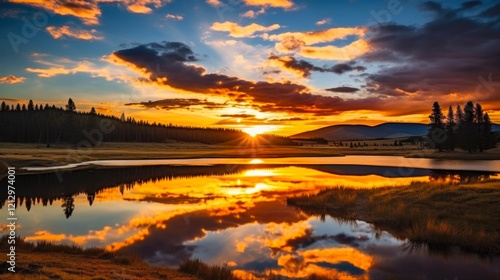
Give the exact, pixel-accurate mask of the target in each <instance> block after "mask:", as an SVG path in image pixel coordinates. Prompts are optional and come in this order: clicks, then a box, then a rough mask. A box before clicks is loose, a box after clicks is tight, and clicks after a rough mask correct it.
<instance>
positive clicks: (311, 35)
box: [263, 27, 370, 60]
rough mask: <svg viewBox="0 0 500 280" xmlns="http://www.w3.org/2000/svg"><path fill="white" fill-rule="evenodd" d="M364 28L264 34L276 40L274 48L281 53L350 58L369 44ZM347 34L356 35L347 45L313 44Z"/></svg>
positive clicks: (341, 37)
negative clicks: (355, 38)
mask: <svg viewBox="0 0 500 280" xmlns="http://www.w3.org/2000/svg"><path fill="white" fill-rule="evenodd" d="M365 34H366V28H363V27H334V28H330V29H325V30H318V31H309V32H285V33H281V34H273V35H268V36H264V37H263V38H264V39H266V40H270V41H276V42H277V43H276V44H275V48H276V50H277V51H279V52H282V53H290V52H294V53H295V54H297V55H300V56H303V57H309V58H314V59H325V60H350V59H353V58H356V57H358V56H360V55H362V54H364V53H366V52H367V51H368V50H369V49H370V46H369V45H368V43H367V42H366V40H365V39H363V38H364V36H365ZM348 36H356V37H358V39H357V40H355V41H353V42H351V43H350V44H348V45H347V46H344V47H337V46H334V45H325V46H315V45H316V44H322V43H328V42H334V41H336V40H344V39H346V38H347V37H348Z"/></svg>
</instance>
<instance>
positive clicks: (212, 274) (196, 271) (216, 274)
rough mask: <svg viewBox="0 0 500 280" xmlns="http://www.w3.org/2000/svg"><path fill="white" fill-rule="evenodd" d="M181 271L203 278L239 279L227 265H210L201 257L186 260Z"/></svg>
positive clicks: (206, 279) (210, 279) (205, 279)
mask: <svg viewBox="0 0 500 280" xmlns="http://www.w3.org/2000/svg"><path fill="white" fill-rule="evenodd" d="M179 271H180V272H183V273H186V274H190V275H193V276H196V277H198V278H200V279H203V280H238V278H237V277H236V276H235V275H233V272H232V271H231V269H229V267H227V266H225V265H208V264H206V263H203V262H202V261H200V260H199V259H194V260H186V261H183V262H182V263H181V264H180V265H179Z"/></svg>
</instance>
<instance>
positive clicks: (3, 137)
mask: <svg viewBox="0 0 500 280" xmlns="http://www.w3.org/2000/svg"><path fill="white" fill-rule="evenodd" d="M0 127H1V129H2V133H1V134H0V141H1V142H18V143H44V144H47V146H50V144H53V143H73V144H78V143H80V142H81V141H83V140H89V139H90V140H91V141H90V142H91V144H92V145H99V144H101V143H103V142H166V141H169V140H174V141H182V142H199V143H204V144H221V143H233V144H238V143H239V141H242V140H243V139H247V138H249V135H247V134H246V133H244V132H242V131H239V130H235V129H227V128H203V127H191V126H178V125H172V124H168V125H166V124H162V123H157V122H153V123H149V122H148V121H142V120H139V121H137V120H135V119H134V118H132V117H125V115H124V114H122V115H121V117H120V118H118V117H115V116H110V115H104V114H99V113H97V112H96V110H95V108H93V107H92V108H91V110H90V111H89V112H78V111H76V105H75V102H74V101H73V100H72V99H71V98H70V99H69V100H68V103H67V104H66V106H65V108H62V107H56V106H55V105H52V106H49V104H45V105H44V106H43V105H38V104H34V103H33V101H32V100H30V101H29V102H28V104H27V105H25V104H23V105H20V104H17V105H16V106H14V105H12V106H10V105H7V104H6V103H5V101H4V102H2V103H1V105H0ZM257 138H258V140H260V143H261V144H270V145H295V143H294V142H293V141H292V140H291V139H290V138H288V137H282V136H276V135H259V136H258V137H257Z"/></svg>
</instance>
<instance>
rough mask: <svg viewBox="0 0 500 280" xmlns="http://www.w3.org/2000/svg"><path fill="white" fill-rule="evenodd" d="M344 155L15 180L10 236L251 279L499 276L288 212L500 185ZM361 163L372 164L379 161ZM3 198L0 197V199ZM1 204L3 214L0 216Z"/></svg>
mask: <svg viewBox="0 0 500 280" xmlns="http://www.w3.org/2000/svg"><path fill="white" fill-rule="evenodd" d="M345 158H349V157H345ZM345 158H335V160H336V161H337V160H339V159H340V163H339V161H337V162H336V163H335V164H332V162H331V161H332V158H319V160H313V159H307V160H305V159H297V158H292V159H287V162H283V160H282V159H281V160H280V159H274V160H268V159H266V160H264V161H259V160H253V161H252V162H251V163H252V164H250V162H249V160H248V159H235V160H234V161H233V162H231V164H227V163H228V162H223V161H219V160H221V159H215V160H214V159H211V160H197V161H193V160H189V162H190V163H191V164H190V165H186V161H183V162H174V163H172V162H168V164H171V165H165V166H141V167H126V165H130V164H129V163H127V162H125V163H126V164H123V163H124V162H122V164H119V165H122V167H119V168H118V167H108V168H101V169H92V170H80V171H72V172H65V173H63V174H61V173H60V174H59V178H62V181H60V180H59V179H58V174H57V173H43V174H31V175H22V176H18V178H17V180H16V189H17V195H18V199H19V201H18V207H17V208H18V209H17V217H18V219H19V224H20V227H19V228H18V234H20V235H22V236H23V237H25V239H26V240H28V241H33V242H36V241H40V240H48V241H54V242H61V243H76V244H79V245H81V246H84V247H92V246H99V247H106V248H108V249H110V250H118V251H127V252H135V253H139V254H140V255H141V256H142V257H143V258H144V259H145V260H146V261H147V262H149V263H152V264H155V265H167V266H176V265H178V263H179V262H180V261H182V260H184V259H188V258H199V259H201V260H202V261H205V262H207V263H217V264H221V263H225V264H227V265H228V266H230V267H231V268H232V269H233V270H234V271H235V272H236V273H237V274H239V275H240V276H242V277H243V278H251V277H257V278H254V279H258V277H260V276H262V275H263V274H265V273H266V272H269V271H273V272H274V273H276V274H281V275H283V276H286V277H289V278H300V277H305V276H307V275H309V274H311V273H317V274H322V275H327V276H329V277H332V278H334V277H337V278H340V279H385V278H388V277H393V278H396V279H399V278H410V279H411V278H417V279H488V278H493V279H495V278H498V277H500V261H499V260H498V259H481V258H479V257H477V256H474V255H459V254H448V255H446V256H444V255H442V254H435V253H433V254H430V253H429V252H427V250H426V249H421V250H417V251H410V250H406V249H405V248H408V246H407V244H406V241H405V240H398V239H396V238H394V237H393V236H392V235H390V234H389V233H387V232H380V231H377V230H375V229H374V228H373V227H372V225H370V224H368V223H365V222H363V221H356V222H342V221H339V220H336V219H335V218H332V217H329V216H327V217H315V216H307V215H306V214H304V213H303V212H301V211H300V210H298V209H295V208H293V207H288V206H287V205H286V197H287V196H292V195H299V194H303V193H316V192H317V191H318V190H321V189H324V188H325V187H332V186H337V185H343V186H349V187H356V188H373V187H380V186H388V185H390V186H394V187H398V186H400V185H404V184H408V183H410V182H412V181H429V180H432V181H449V180H462V181H475V180H483V179H485V178H491V177H493V178H499V176H498V175H497V174H495V173H491V172H490V173H478V172H450V171H436V170H434V171H431V170H430V169H427V168H429V166H428V165H426V166H425V167H426V168H424V169H416V168H414V167H415V166H406V167H412V168H411V170H410V169H408V168H406V169H402V168H398V167H387V165H388V164H385V165H384V166H361V165H359V164H360V163H359V162H353V161H352V158H351V159H349V160H350V161H348V162H345V161H346V160H345ZM370 158H372V159H370ZM385 158H386V157H385ZM395 158H397V157H395ZM358 159H359V157H358ZM223 160H226V159H223ZM370 160H371V161H370ZM363 161H364V163H365V164H369V165H376V164H375V163H376V161H377V159H374V157H368V158H367V157H365V158H363ZM449 162H450V161H446V163H448V164H450V163H449ZM156 164H158V163H156ZM162 164H166V163H162ZM419 164H420V163H419ZM426 164H429V162H427V163H426ZM433 164H434V165H432V167H433V168H435V166H436V164H437V165H438V166H439V165H440V164H441V165H443V164H444V163H439V162H438V163H436V162H434V163H433ZM467 164H469V165H470V166H476V167H477V166H483V167H484V166H489V169H485V170H490V171H500V164H498V163H495V162H491V161H490V162H481V163H480V162H478V163H477V164H470V162H467ZM103 165H109V164H103ZM123 165H125V166H123ZM451 165H452V166H455V167H457V166H458V167H461V168H455V169H457V170H466V169H469V168H468V167H470V166H469V165H467V166H460V164H458V163H453V162H452V163H451ZM396 166H399V165H396ZM448 167H450V166H448ZM449 169H452V168H449ZM470 170H477V169H475V168H472V169H470ZM4 183H5V182H3V181H2V182H0V184H2V185H5V184H6V183H5V184H4ZM5 195H6V194H1V195H0V199H1V200H2V201H3V202H4V203H5V199H6V197H5ZM3 209H4V210H2V211H0V212H1V214H0V218H1V219H4V220H5V218H6V212H7V211H5V208H3ZM2 233H6V230H5V229H2Z"/></svg>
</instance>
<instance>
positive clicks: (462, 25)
mask: <svg viewBox="0 0 500 280" xmlns="http://www.w3.org/2000/svg"><path fill="white" fill-rule="evenodd" d="M421 8H422V9H423V10H425V11H431V12H432V13H433V15H434V17H433V18H432V19H431V20H430V21H429V22H427V23H425V24H423V25H422V26H413V25H409V26H407V25H400V24H395V23H388V24H385V25H380V26H375V27H372V29H371V30H370V38H369V39H368V44H369V45H370V46H372V51H370V52H368V53H366V54H365V55H363V56H362V57H361V58H360V59H361V60H363V61H364V62H367V63H384V64H386V65H387V66H386V67H384V68H383V69H381V70H379V71H378V72H376V73H373V74H370V75H368V76H367V77H366V80H367V83H366V85H365V90H367V91H368V92H372V93H376V94H380V95H388V96H398V95H412V94H413V95H419V96H421V97H422V98H423V97H425V96H427V97H429V96H436V95H440V96H442V97H441V98H443V96H445V95H449V94H452V93H461V94H462V97H466V98H473V99H474V98H475V97H474V95H475V94H476V92H475V91H476V89H478V87H479V88H480V87H481V85H482V84H481V80H480V79H479V77H481V76H482V77H488V76H489V75H492V77H500V68H499V67H498V65H500V41H499V40H498V38H500V25H498V20H494V19H489V17H486V16H485V15H483V14H484V12H485V11H488V10H490V9H491V8H492V7H490V8H488V9H486V10H485V11H483V12H481V13H480V14H479V15H483V17H482V18H481V17H469V16H464V15H462V14H461V12H460V10H459V9H460V8H457V9H455V10H453V9H449V8H446V7H443V6H442V5H441V4H438V3H436V2H431V1H429V2H426V3H424V4H423V5H422V6H421ZM458 33H460V34H467V35H466V36H454V35H453V34H458ZM483 79H485V80H487V79H488V78H483ZM494 79H495V78H494ZM493 81H495V80H493ZM486 90H487V89H486V88H483V91H485V92H486ZM434 98H436V97H434ZM495 98H496V99H497V100H498V95H496V97H495Z"/></svg>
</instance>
